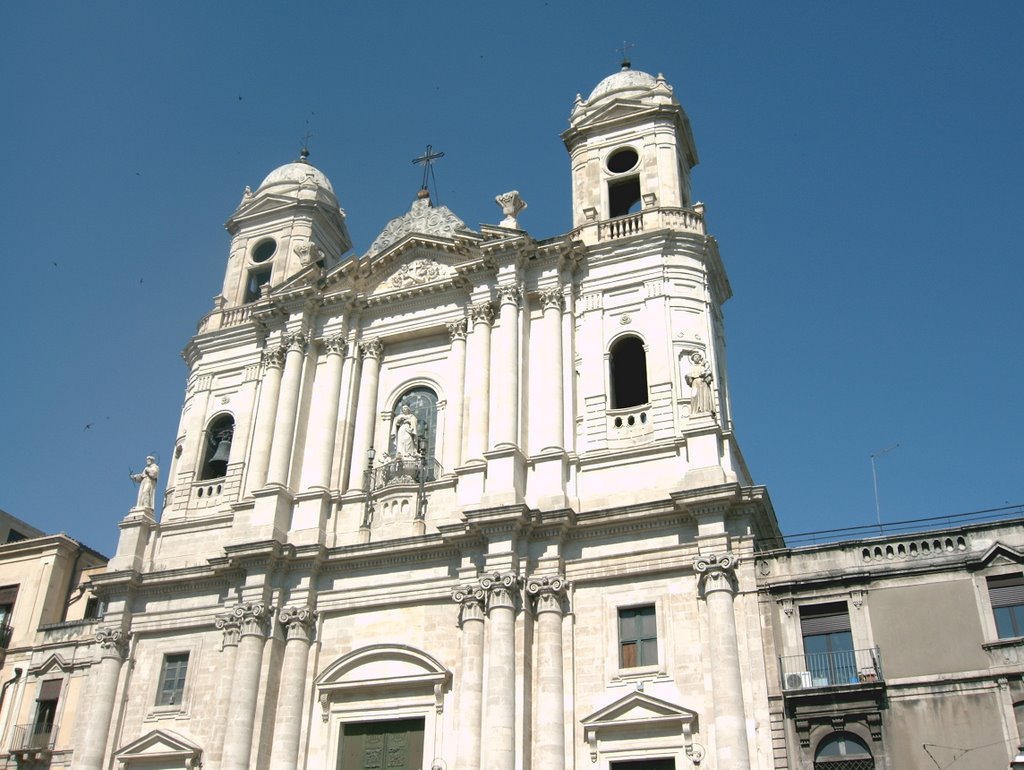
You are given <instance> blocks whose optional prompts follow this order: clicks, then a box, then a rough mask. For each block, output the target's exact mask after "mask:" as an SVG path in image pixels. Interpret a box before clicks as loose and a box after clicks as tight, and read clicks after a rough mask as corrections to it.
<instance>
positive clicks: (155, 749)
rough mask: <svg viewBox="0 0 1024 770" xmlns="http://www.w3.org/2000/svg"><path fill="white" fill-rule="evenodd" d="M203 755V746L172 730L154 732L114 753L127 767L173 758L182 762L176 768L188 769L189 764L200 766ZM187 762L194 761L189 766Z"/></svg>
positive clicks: (176, 763) (177, 763)
mask: <svg viewBox="0 0 1024 770" xmlns="http://www.w3.org/2000/svg"><path fill="white" fill-rule="evenodd" d="M202 753H203V749H202V747H201V746H199V745H197V744H195V743H193V742H192V741H190V740H189V739H188V738H186V737H185V736H183V735H179V734H178V733H174V732H171V731H170V730H153V731H151V732H148V733H146V734H145V735H143V736H142V737H141V738H136V739H135V740H134V741H132V742H131V743H129V744H128V745H126V746H123V747H122V748H120V749H119V750H117V751H116V752H114V756H115V758H116V759H117V760H118V761H119V762H122V763H124V764H125V765H126V766H127V767H131V766H132V764H133V763H137V764H140V765H144V764H145V763H147V762H148V761H152V760H156V759H172V758H173V759H176V760H180V762H177V761H176V762H175V765H176V766H178V767H186V766H188V764H190V765H193V766H198V764H199V758H200V757H201V756H202ZM186 760H192V761H191V762H190V763H188V764H187V763H186Z"/></svg>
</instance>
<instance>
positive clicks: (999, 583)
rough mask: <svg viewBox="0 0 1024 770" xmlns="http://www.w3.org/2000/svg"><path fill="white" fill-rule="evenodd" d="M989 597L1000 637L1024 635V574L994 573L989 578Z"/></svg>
mask: <svg viewBox="0 0 1024 770" xmlns="http://www.w3.org/2000/svg"><path fill="white" fill-rule="evenodd" d="M988 598H989V601H990V602H991V603H992V613H993V614H994V615H995V620H996V631H997V632H998V634H999V638H1000V639H1012V638H1014V637H1018V636H1024V575H1022V574H1019V573H1015V574H1012V575H993V576H992V577H990V578H988Z"/></svg>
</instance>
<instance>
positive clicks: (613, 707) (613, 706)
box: [580, 692, 697, 728]
mask: <svg viewBox="0 0 1024 770" xmlns="http://www.w3.org/2000/svg"><path fill="white" fill-rule="evenodd" d="M696 718H697V712H696V711H691V710H690V709H688V708H685V707H683V706H679V705H677V704H675V703H669V702H668V701H666V700H662V699H661V698H655V697H654V696H652V695H648V694H647V693H643V692H631V693H629V695H626V696H625V697H623V698H619V700H617V701H615V702H613V703H610V704H609V705H607V706H605V707H604V708H602V709H598V710H597V711H595V712H594V713H593V714H591V715H590V716H588V717H584V718H583V719H582V720H580V721H581V722H582V723H583V725H584V726H585V727H587V728H600V727H606V726H612V725H622V724H635V723H637V722H650V721H662V720H678V721H679V722H687V723H689V722H692V721H694V720H695V719H696Z"/></svg>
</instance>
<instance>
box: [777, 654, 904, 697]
mask: <svg viewBox="0 0 1024 770" xmlns="http://www.w3.org/2000/svg"><path fill="white" fill-rule="evenodd" d="M779 674H780V678H781V680H782V689H783V690H784V691H785V692H791V691H793V690H808V689H812V688H815V687H840V686H846V685H851V684H868V683H871V682H882V681H884V679H883V677H882V657H881V654H880V653H879V651H878V648H877V647H869V648H867V649H864V650H835V651H833V652H813V653H809V654H806V655H786V656H783V657H780V658H779Z"/></svg>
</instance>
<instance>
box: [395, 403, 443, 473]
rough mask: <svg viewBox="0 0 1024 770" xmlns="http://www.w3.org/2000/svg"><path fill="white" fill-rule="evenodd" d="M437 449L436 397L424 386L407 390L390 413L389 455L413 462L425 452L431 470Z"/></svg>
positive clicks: (427, 464)
mask: <svg viewBox="0 0 1024 770" xmlns="http://www.w3.org/2000/svg"><path fill="white" fill-rule="evenodd" d="M436 446H437V394H436V393H435V392H434V391H432V390H431V389H430V388H425V387H418V388H412V389H411V390H407V391H405V393H403V394H402V395H401V396H399V398H398V400H397V401H396V402H395V406H394V408H393V410H392V413H391V441H390V443H389V444H388V453H389V454H390V455H391V456H392V457H395V458H398V457H399V456H400V457H401V458H402V459H403V460H404V461H405V462H409V461H410V460H412V459H417V460H418V458H419V455H420V452H421V451H422V452H423V456H424V457H425V459H426V466H427V468H428V469H430V470H431V471H432V469H433V467H434V451H435V447H436ZM427 480H428V481H430V480H433V473H430V475H429V476H428V477H427Z"/></svg>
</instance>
